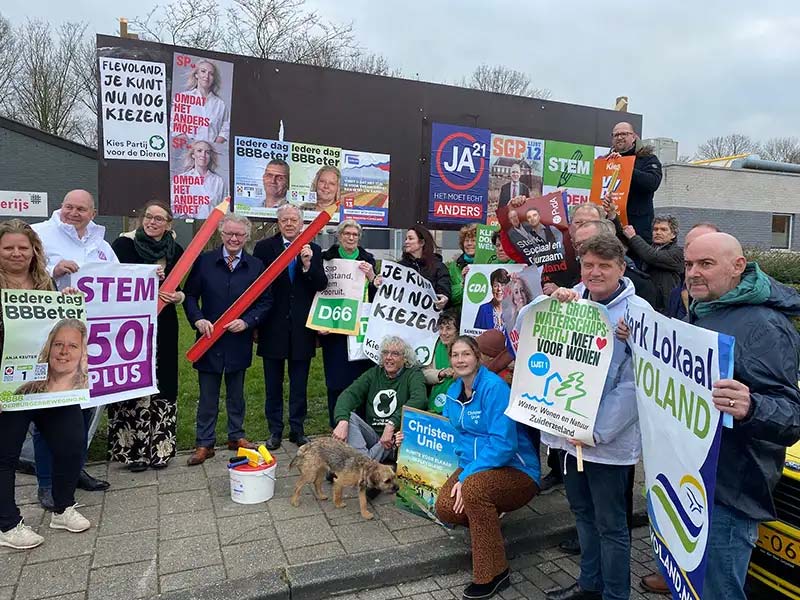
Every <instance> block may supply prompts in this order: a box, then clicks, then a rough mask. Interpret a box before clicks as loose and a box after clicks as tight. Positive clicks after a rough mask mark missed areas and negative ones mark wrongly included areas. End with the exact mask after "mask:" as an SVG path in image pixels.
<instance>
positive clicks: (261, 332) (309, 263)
mask: <svg viewBox="0 0 800 600" xmlns="http://www.w3.org/2000/svg"><path fill="white" fill-rule="evenodd" d="M277 217H278V229H279V231H278V233H276V234H275V235H274V236H273V237H271V238H267V239H264V240H261V241H260V242H258V244H256V247H255V249H254V250H253V254H254V255H255V256H256V257H258V258H259V259H260V260H262V261H263V262H264V265H265V266H266V267H269V265H271V264H272V263H273V262H274V261H275V259H276V258H278V256H280V254H281V253H282V252H283V251H284V250H285V249H286V248H287V247H288V246H289V244H290V243H291V242H292V241H294V239H295V238H296V237H297V236H298V235H300V232H301V231H302V230H303V216H302V214H301V213H300V210H299V209H298V208H297V207H296V206H293V205H291V204H285V205H284V206H281V207H280V208H278V213H277ZM327 285H328V278H327V277H326V275H325V270H324V269H323V267H322V249H321V248H320V247H319V246H318V245H317V244H313V243H312V244H306V245H305V246H303V248H302V250H300V254H299V256H297V257H296V258H295V259H294V260H293V261H292V262H291V263H289V266H288V268H286V270H284V271H283V272H282V273H281V274H280V275H278V277H277V278H276V279H275V281H274V282H273V283H272V286H270V289H271V290H272V298H273V301H274V304H273V306H272V309H271V310H270V311H269V313H268V314H267V315H266V317H265V318H264V320H263V321H262V323H261V325H260V327H259V329H258V355H259V356H260V357H262V358H263V359H264V383H265V386H266V395H267V397H266V403H265V405H264V413H265V414H266V417H267V422H268V424H269V431H270V438H269V440H268V441H267V444H266V445H267V448H269V449H270V450H275V449H277V448H280V445H281V438H282V436H283V372H284V366H285V364H286V362H287V361H288V362H289V441H290V442H292V443H295V444H297V445H298V446H302V445H303V444H305V443H306V442H308V438H307V437H306V435H305V430H304V426H305V420H306V413H307V412H308V408H307V406H308V403H307V399H306V394H307V390H308V371H309V369H310V367H311V359H312V358H313V357H314V353H315V351H316V346H317V334H316V332H315V331H313V330H312V329H308V328H307V327H306V321H307V320H308V313H309V311H310V310H311V302H312V301H313V299H314V295H315V294H316V293H317V292H319V291H322V290H324V289H325V288H326V287H327Z"/></svg>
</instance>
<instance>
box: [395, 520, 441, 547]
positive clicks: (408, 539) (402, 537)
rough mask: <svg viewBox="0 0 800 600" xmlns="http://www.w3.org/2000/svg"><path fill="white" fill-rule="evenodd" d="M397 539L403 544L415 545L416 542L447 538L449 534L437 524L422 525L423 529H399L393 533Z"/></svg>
mask: <svg viewBox="0 0 800 600" xmlns="http://www.w3.org/2000/svg"><path fill="white" fill-rule="evenodd" d="M392 535H394V537H395V539H396V540H397V541H398V542H399V543H401V544H413V543H414V542H425V541H427V540H433V539H436V538H443V537H447V535H448V533H447V532H446V531H445V530H444V528H443V527H442V526H440V525H437V524H436V523H431V524H429V525H422V526H421V527H410V528H408V529H398V530H397V531H394V532H393V533H392Z"/></svg>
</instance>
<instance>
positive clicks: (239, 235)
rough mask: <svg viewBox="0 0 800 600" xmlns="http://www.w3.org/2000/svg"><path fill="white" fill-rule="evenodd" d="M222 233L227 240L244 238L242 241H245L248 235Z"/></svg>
mask: <svg viewBox="0 0 800 600" xmlns="http://www.w3.org/2000/svg"><path fill="white" fill-rule="evenodd" d="M221 233H222V237H226V238H242V239H244V238H246V237H247V233H229V232H227V231H223V232H221Z"/></svg>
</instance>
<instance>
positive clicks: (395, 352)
mask: <svg viewBox="0 0 800 600" xmlns="http://www.w3.org/2000/svg"><path fill="white" fill-rule="evenodd" d="M381 354H382V355H383V356H391V357H393V358H399V357H400V356H403V353H402V352H400V351H399V350H384V351H383V352H381Z"/></svg>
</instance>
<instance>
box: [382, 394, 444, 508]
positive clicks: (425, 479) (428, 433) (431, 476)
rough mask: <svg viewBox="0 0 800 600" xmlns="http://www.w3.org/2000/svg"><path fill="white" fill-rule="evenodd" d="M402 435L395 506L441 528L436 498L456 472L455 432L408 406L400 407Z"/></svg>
mask: <svg viewBox="0 0 800 600" xmlns="http://www.w3.org/2000/svg"><path fill="white" fill-rule="evenodd" d="M402 431H403V443H402V445H401V446H400V452H399V453H398V455H397V482H398V485H399V487H400V489H399V490H398V491H397V500H396V502H395V503H396V506H397V507H398V508H402V509H403V510H407V511H408V512H410V513H412V514H415V515H418V516H423V517H428V518H430V519H433V520H435V521H436V522H438V523H440V524H441V522H440V521H439V519H438V518H437V517H436V512H435V506H436V498H437V497H438V496H439V490H441V489H442V486H443V485H444V484H445V483H446V482H447V480H448V479H449V477H450V475H452V474H453V473H454V472H455V470H456V469H457V468H458V457H457V456H456V431H455V429H453V427H452V426H451V425H450V421H448V420H447V419H445V418H444V417H442V416H439V415H434V414H432V413H429V412H425V411H422V410H417V409H415V408H411V407H408V406H404V407H403V424H402Z"/></svg>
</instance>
